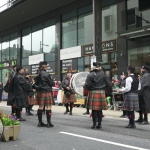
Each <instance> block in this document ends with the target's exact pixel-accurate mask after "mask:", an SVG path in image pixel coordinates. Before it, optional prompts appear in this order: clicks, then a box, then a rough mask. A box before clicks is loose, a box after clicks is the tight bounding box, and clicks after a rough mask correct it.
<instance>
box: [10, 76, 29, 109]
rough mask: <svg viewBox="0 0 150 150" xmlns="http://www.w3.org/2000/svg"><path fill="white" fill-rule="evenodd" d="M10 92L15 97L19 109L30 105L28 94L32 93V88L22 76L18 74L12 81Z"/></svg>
mask: <svg viewBox="0 0 150 150" xmlns="http://www.w3.org/2000/svg"><path fill="white" fill-rule="evenodd" d="M10 92H12V93H13V95H14V101H15V104H16V107H17V108H24V107H27V106H28V105H27V104H28V95H27V93H28V92H32V89H31V87H30V86H29V84H28V83H27V81H26V80H25V79H24V77H23V76H22V75H21V74H17V75H16V76H15V77H14V78H13V79H12V87H11V89H10Z"/></svg>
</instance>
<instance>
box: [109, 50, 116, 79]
mask: <svg viewBox="0 0 150 150" xmlns="http://www.w3.org/2000/svg"><path fill="white" fill-rule="evenodd" d="M110 59H111V72H112V76H115V78H117V77H118V63H117V52H113V53H110Z"/></svg>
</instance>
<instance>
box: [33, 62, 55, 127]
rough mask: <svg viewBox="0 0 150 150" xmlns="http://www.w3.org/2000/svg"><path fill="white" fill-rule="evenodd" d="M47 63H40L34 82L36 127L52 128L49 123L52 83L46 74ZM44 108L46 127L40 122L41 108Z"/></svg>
mask: <svg viewBox="0 0 150 150" xmlns="http://www.w3.org/2000/svg"><path fill="white" fill-rule="evenodd" d="M46 70H47V62H46V61H44V62H40V72H39V75H38V77H37V79H36V82H35V85H34V87H35V89H36V91H37V94H36V104H37V105H39V109H38V113H37V114H38V120H39V123H38V127H45V126H46V127H48V128H50V127H53V126H54V125H53V124H52V123H51V114H52V112H51V107H52V104H53V95H52V87H53V86H54V81H53V79H52V78H51V76H50V74H49V73H48V72H46ZM44 105H45V107H46V116H47V125H46V124H44V123H43V121H42V113H43V107H44Z"/></svg>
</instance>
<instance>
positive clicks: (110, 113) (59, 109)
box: [0, 101, 150, 121]
mask: <svg viewBox="0 0 150 150" xmlns="http://www.w3.org/2000/svg"><path fill="white" fill-rule="evenodd" d="M2 107H10V106H7V103H6V101H2V102H1V103H0V110H1V109H2ZM33 109H34V110H37V109H38V106H34V107H33ZM52 110H53V112H54V113H55V112H56V113H62V114H63V113H64V112H65V107H64V106H56V105H53V106H52ZM85 111H86V109H85V108H82V107H74V108H73V115H78V116H83V113H84V112H85ZM103 114H104V115H105V117H106V118H118V119H120V116H121V115H122V111H119V110H103ZM86 116H87V115H86ZM138 116H139V115H138V113H137V112H135V119H138ZM148 120H149V121H150V115H149V116H148Z"/></svg>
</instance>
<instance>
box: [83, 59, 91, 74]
mask: <svg viewBox="0 0 150 150" xmlns="http://www.w3.org/2000/svg"><path fill="white" fill-rule="evenodd" d="M90 70H91V57H90V56H86V57H84V71H86V72H89V71H90Z"/></svg>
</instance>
